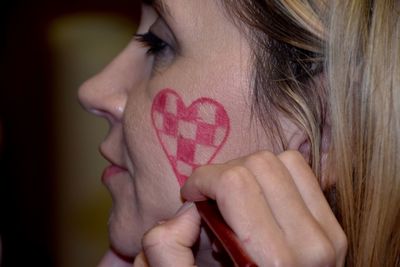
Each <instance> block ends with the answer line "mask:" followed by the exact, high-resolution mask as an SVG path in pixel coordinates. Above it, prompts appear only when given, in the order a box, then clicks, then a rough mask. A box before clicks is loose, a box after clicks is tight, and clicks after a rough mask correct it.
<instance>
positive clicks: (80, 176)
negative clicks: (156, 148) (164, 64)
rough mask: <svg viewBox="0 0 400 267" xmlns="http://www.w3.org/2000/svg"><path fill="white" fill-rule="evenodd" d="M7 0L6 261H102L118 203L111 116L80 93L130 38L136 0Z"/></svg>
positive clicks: (2, 119)
mask: <svg viewBox="0 0 400 267" xmlns="http://www.w3.org/2000/svg"><path fill="white" fill-rule="evenodd" d="M5 2H6V3H5ZM1 5H2V8H1V11H0V12H2V15H1V20H2V21H1V23H0V25H1V33H2V37H3V38H2V40H3V41H2V42H1V50H0V51H1V57H0V61H1V64H0V68H1V69H0V73H1V74H0V75H1V76H0V78H1V80H0V81H1V86H0V168H1V171H0V200H1V201H0V207H1V211H0V237H1V243H0V244H1V245H0V247H1V248H2V249H1V251H2V252H1V254H0V258H1V263H0V266H2V267H11V266H12V267H14V266H41V267H46V266H60V267H64V266H65V267H67V266H68V267H70V266H74V267H79V266H85V267H88V266H96V264H97V263H98V261H99V259H100V258H101V256H102V254H103V253H104V252H105V251H106V249H107V217H108V210H109V208H110V206H111V199H110V198H109V196H108V193H107V192H106V189H105V188H104V187H103V186H102V184H101V181H100V176H101V172H102V170H103V169H104V167H105V166H106V165H107V164H106V162H105V161H104V160H102V159H101V157H100V156H99V153H98V145H99V143H100V142H101V141H102V139H103V138H104V137H105V135H106V133H107V128H108V125H107V123H106V122H105V121H103V120H101V119H98V118H95V117H94V116H91V115H90V114H87V113H85V112H84V111H83V110H82V109H81V107H80V106H79V104H78V102H77V97H76V94H77V89H78V87H79V85H80V84H81V83H82V82H83V81H84V80H86V79H87V78H89V77H90V76H92V75H93V74H95V73H96V72H98V71H99V70H101V69H102V68H103V67H104V66H105V65H106V64H107V63H108V62H109V61H110V60H111V59H112V58H113V57H114V56H116V55H117V54H118V52H119V51H120V50H122V49H123V47H124V46H125V45H127V43H128V42H129V41H130V39H131V38H132V36H133V34H134V32H135V28H136V25H137V22H138V19H139V16H140V3H139V0H113V1H109V0H108V1H106V0H96V1H95V0H80V1H78V0H61V1H60V0H59V1H50V0H36V1H22V0H14V1H2V4H1Z"/></svg>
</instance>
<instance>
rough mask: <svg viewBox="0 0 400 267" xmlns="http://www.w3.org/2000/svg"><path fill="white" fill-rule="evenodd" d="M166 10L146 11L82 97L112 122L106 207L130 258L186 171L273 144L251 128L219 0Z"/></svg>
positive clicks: (239, 41) (244, 51) (237, 56)
mask: <svg viewBox="0 0 400 267" xmlns="http://www.w3.org/2000/svg"><path fill="white" fill-rule="evenodd" d="M164 4H165V5H160V6H162V8H157V10H156V9H155V8H154V7H151V6H148V5H144V6H143V11H142V18H141V22H140V26H139V28H138V37H137V38H135V39H133V40H132V41H131V42H130V43H129V44H128V46H127V47H126V48H125V49H124V50H123V51H122V52H121V54H120V55H119V56H117V57H116V58H115V59H114V60H113V61H112V62H111V63H110V64H109V65H108V66H107V67H106V68H105V69H104V70H103V71H102V72H100V73H99V74H98V75H97V76H95V77H93V78H92V79H90V80H89V81H87V82H85V83H84V84H83V85H82V87H81V88H80V91H79V97H80V101H81V102H82V103H83V105H84V106H85V108H86V109H87V110H89V111H90V112H92V113H94V114H96V115H99V116H102V117H104V118H105V119H107V120H108V121H109V123H110V131H109V133H108V135H107V137H106V138H105V140H104V141H103V142H102V144H101V146H100V150H101V153H102V155H103V156H104V157H105V158H106V159H107V160H108V161H109V162H110V163H111V164H112V166H113V167H111V168H108V169H107V171H106V172H105V175H104V176H103V183H104V184H105V186H106V187H107V188H108V190H109V192H110V193H111V196H112V200H113V208H112V212H111V216H110V221H109V235H110V242H111V246H112V247H113V249H114V250H115V251H116V252H118V253H119V254H121V255H124V256H128V257H132V256H134V255H135V254H136V253H138V252H139V251H140V249H141V245H140V243H141V237H142V235H143V233H144V232H145V231H146V230H147V229H149V228H150V227H151V226H153V225H154V224H155V223H157V222H158V221H160V220H164V219H166V218H169V217H171V216H172V215H173V214H174V213H175V212H176V210H177V209H178V208H179V207H180V206H181V205H182V201H183V200H182V199H181V196H180V191H179V190H180V186H181V185H182V183H184V181H185V179H186V178H187V176H189V175H190V173H191V171H192V170H193V168H195V167H196V166H198V165H202V164H206V163H209V162H212V163H219V162H225V161H227V160H230V159H233V158H237V157H239V156H242V155H246V154H249V153H251V152H254V151H257V150H260V149H268V148H270V147H271V145H270V143H269V142H268V140H266V139H265V137H264V134H263V130H262V129H261V127H260V126H259V125H258V124H257V123H251V121H252V120H251V89H250V82H249V81H250V79H251V68H250V64H251V62H250V48H249V43H248V40H247V39H246V37H245V35H244V34H243V33H242V32H241V31H240V30H239V29H238V28H237V27H236V26H235V25H234V23H233V22H232V21H231V20H230V19H229V18H228V15H227V14H226V12H225V10H224V9H223V7H222V5H220V4H219V3H218V1H213V0H201V1H185V0H165V1H164ZM205 246H207V244H205Z"/></svg>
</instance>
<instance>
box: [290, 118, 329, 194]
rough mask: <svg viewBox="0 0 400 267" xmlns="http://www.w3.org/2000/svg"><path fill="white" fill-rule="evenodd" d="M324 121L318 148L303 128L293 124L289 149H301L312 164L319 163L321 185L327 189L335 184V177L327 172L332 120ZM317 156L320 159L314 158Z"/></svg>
mask: <svg viewBox="0 0 400 267" xmlns="http://www.w3.org/2000/svg"><path fill="white" fill-rule="evenodd" d="M323 123H324V125H323V127H322V130H321V133H320V141H319V142H316V143H315V145H317V146H318V148H316V149H315V150H314V149H313V148H312V145H311V141H310V138H309V136H308V135H307V134H306V132H305V131H304V130H303V129H300V128H299V127H298V126H293V127H294V128H293V133H292V135H291V136H290V138H289V140H288V149H291V150H297V151H299V152H300V153H301V154H302V155H303V157H304V159H305V160H306V161H307V162H309V163H310V164H311V162H314V164H318V165H319V166H318V168H317V169H319V170H320V171H319V174H318V176H319V178H320V183H321V187H322V188H323V189H325V188H328V187H330V186H332V185H334V183H335V179H333V178H332V177H333V175H327V173H326V170H327V165H328V164H329V163H328V155H329V151H330V146H331V126H330V120H329V119H328V118H327V119H326V120H325V121H324V122H323ZM314 151H316V152H314ZM314 154H315V155H314ZM315 156H316V157H317V158H318V159H314V160H313V157H315Z"/></svg>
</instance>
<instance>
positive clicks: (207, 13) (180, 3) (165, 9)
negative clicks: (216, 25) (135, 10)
mask: <svg viewBox="0 0 400 267" xmlns="http://www.w3.org/2000/svg"><path fill="white" fill-rule="evenodd" d="M143 3H144V4H146V5H151V6H152V7H153V8H155V10H156V11H157V12H159V13H160V14H161V15H162V16H163V17H164V18H166V19H171V20H174V19H186V20H196V19H197V20H200V19H201V18H203V19H207V20H210V19H212V21H217V20H218V19H220V20H221V19H223V20H226V19H227V17H226V14H225V12H224V9H223V8H222V4H221V1H216V0H144V1H143ZM210 22H211V21H210ZM220 22H221V21H220Z"/></svg>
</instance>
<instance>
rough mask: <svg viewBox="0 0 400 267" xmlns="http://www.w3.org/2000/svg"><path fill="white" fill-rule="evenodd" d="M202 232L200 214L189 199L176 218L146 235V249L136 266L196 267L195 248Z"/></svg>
mask: <svg viewBox="0 0 400 267" xmlns="http://www.w3.org/2000/svg"><path fill="white" fill-rule="evenodd" d="M199 231H200V216H199V214H198V213H197V210H196V207H195V206H194V204H193V202H187V203H185V205H184V206H182V208H181V209H180V210H179V211H178V213H177V214H176V217H175V218H173V219H171V220H169V221H166V222H161V223H159V224H158V225H157V226H155V227H154V228H152V229H151V230H150V231H148V232H147V233H146V234H145V235H144V237H143V239H142V246H143V252H142V253H141V254H139V256H138V257H137V259H135V263H134V265H133V266H135V267H139V266H140V267H142V266H157V267H163V266H185V267H186V266H194V265H195V261H194V256H193V253H192V250H191V247H192V246H193V244H194V243H195V242H196V240H197V238H198V236H199Z"/></svg>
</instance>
